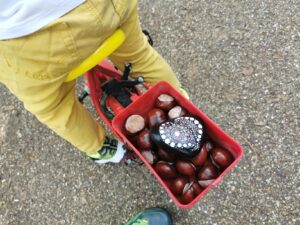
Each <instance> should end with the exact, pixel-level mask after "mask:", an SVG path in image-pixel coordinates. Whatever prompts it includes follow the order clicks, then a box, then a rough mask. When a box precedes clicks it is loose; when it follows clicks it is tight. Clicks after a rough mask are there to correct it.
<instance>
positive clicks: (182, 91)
mask: <svg viewBox="0 0 300 225" xmlns="http://www.w3.org/2000/svg"><path fill="white" fill-rule="evenodd" d="M180 92H181V94H182V95H183V96H184V97H186V98H187V99H190V96H189V94H188V93H187V91H186V90H184V89H183V88H182V87H181V88H180Z"/></svg>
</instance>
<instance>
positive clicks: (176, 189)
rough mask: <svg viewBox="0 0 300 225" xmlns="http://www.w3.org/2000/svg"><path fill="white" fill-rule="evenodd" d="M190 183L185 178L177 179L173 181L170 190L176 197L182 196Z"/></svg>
mask: <svg viewBox="0 0 300 225" xmlns="http://www.w3.org/2000/svg"><path fill="white" fill-rule="evenodd" d="M187 183H188V181H187V179H185V178H184V177H177V178H175V179H174V180H172V181H171V183H170V190H171V191H172V192H173V193H174V194H175V195H181V194H182V192H183V189H184V187H185V186H186V184H187Z"/></svg>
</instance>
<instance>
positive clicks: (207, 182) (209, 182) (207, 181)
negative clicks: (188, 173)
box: [198, 179, 215, 188]
mask: <svg viewBox="0 0 300 225" xmlns="http://www.w3.org/2000/svg"><path fill="white" fill-rule="evenodd" d="M214 181H215V179H211V180H199V181H198V184H199V185H200V186H201V187H203V188H206V187H208V186H209V185H210V184H211V183H212V182H214Z"/></svg>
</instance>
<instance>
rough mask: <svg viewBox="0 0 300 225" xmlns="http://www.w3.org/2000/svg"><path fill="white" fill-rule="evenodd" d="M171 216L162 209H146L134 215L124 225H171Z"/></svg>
mask: <svg viewBox="0 0 300 225" xmlns="http://www.w3.org/2000/svg"><path fill="white" fill-rule="evenodd" d="M172 224H173V222H172V217H171V214H170V213H169V212H168V211H167V210H165V209H162V208H148V209H145V210H143V211H142V212H140V213H138V214H137V215H135V216H134V217H133V218H131V220H129V221H128V222H127V223H126V224H124V225H172Z"/></svg>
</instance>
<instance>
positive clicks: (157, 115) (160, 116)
mask: <svg viewBox="0 0 300 225" xmlns="http://www.w3.org/2000/svg"><path fill="white" fill-rule="evenodd" d="M146 120H147V124H148V126H149V128H152V127H154V126H156V125H158V124H160V123H162V122H165V121H166V115H165V113H164V111H162V110H161V109H158V108H153V109H151V110H150V111H149V112H148V113H147V115H146Z"/></svg>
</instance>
